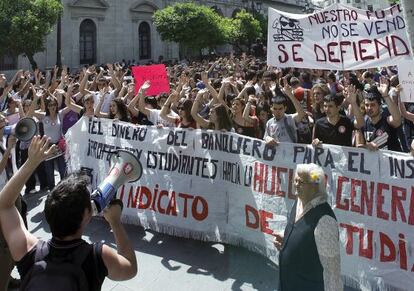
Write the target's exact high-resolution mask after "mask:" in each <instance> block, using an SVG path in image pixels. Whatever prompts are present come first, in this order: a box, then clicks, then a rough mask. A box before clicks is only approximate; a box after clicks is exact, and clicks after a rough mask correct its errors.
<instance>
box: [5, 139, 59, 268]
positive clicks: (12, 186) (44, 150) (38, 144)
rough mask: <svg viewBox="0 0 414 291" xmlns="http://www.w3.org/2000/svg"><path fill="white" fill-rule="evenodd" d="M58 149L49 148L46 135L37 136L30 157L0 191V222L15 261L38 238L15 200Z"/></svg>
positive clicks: (54, 147) (32, 144) (31, 146)
mask: <svg viewBox="0 0 414 291" xmlns="http://www.w3.org/2000/svg"><path fill="white" fill-rule="evenodd" d="M55 151H56V145H53V146H52V147H50V148H49V140H48V138H47V137H46V136H44V137H43V138H40V137H39V136H35V137H34V138H33V140H32V143H31V144H30V147H29V150H28V153H29V156H28V159H27V161H26V162H25V163H24V164H23V166H21V167H20V169H19V170H18V171H17V173H16V174H15V175H14V176H13V177H12V178H11V179H10V181H9V182H7V184H6V185H5V186H4V188H3V189H2V191H1V192H0V224H1V229H2V231H3V235H4V238H5V240H6V242H7V245H8V246H9V250H10V254H11V256H12V258H13V260H15V261H19V260H21V258H22V257H23V256H24V255H25V254H26V253H27V252H28V251H29V250H30V249H31V248H32V247H33V246H34V245H35V244H36V242H37V241H38V239H37V238H36V237H35V236H34V235H32V234H31V233H30V232H29V231H28V230H27V229H26V227H25V225H24V223H23V219H22V218H21V216H20V214H19V212H18V210H17V208H16V207H15V202H16V200H17V198H18V197H19V194H20V191H21V190H22V188H23V186H24V184H25V183H26V181H27V179H28V178H29V177H30V176H31V175H32V174H33V172H34V170H35V169H36V168H37V167H38V166H39V164H40V163H41V162H42V161H44V160H45V159H46V158H48V157H49V156H51V155H52V154H53V153H54V152H55Z"/></svg>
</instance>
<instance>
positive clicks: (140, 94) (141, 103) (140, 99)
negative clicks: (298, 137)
mask: <svg viewBox="0 0 414 291" xmlns="http://www.w3.org/2000/svg"><path fill="white" fill-rule="evenodd" d="M150 86H151V83H150V81H145V82H144V84H142V86H141V88H139V90H138V110H139V111H141V112H142V113H143V114H145V116H147V117H149V116H150V111H149V109H148V108H146V107H145V93H146V92H147V90H148V88H149V87H150Z"/></svg>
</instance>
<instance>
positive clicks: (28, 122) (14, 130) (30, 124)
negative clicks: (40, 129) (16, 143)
mask: <svg viewBox="0 0 414 291" xmlns="http://www.w3.org/2000/svg"><path fill="white" fill-rule="evenodd" d="M36 133H37V123H36V121H35V120H34V119H33V118H30V117H25V118H22V119H20V120H19V122H17V123H16V124H13V125H8V126H5V127H4V135H14V136H15V137H16V138H17V139H18V140H21V141H29V140H31V139H32V138H33V137H34V136H35V135H36Z"/></svg>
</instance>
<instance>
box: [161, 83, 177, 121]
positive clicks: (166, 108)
mask: <svg viewBox="0 0 414 291" xmlns="http://www.w3.org/2000/svg"><path fill="white" fill-rule="evenodd" d="M177 90H178V89H177ZM180 90H181V89H180ZM179 96H180V94H179V93H178V92H177V91H174V92H172V93H171V94H170V96H168V98H167V101H165V103H164V105H163V106H162V108H161V112H160V117H161V118H162V119H164V120H166V121H168V122H170V123H173V124H175V121H176V118H174V117H171V116H170V115H169V113H170V112H171V105H172V104H174V102H176V101H178V98H179Z"/></svg>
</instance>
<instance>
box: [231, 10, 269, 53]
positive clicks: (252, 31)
mask: <svg viewBox="0 0 414 291" xmlns="http://www.w3.org/2000/svg"><path fill="white" fill-rule="evenodd" d="M226 22H230V23H227V24H226V25H225V27H226V29H225V31H226V34H225V35H226V37H227V41H228V42H229V43H231V44H233V45H234V46H236V47H237V48H239V49H240V50H242V47H243V46H247V47H249V46H250V44H252V43H253V42H254V41H255V40H256V39H257V38H260V37H261V36H262V29H261V27H260V22H259V21H258V20H257V19H255V18H254V17H253V15H252V14H250V13H248V12H246V10H242V11H240V12H239V13H237V14H236V15H235V17H234V18H232V19H231V20H227V21H226Z"/></svg>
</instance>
